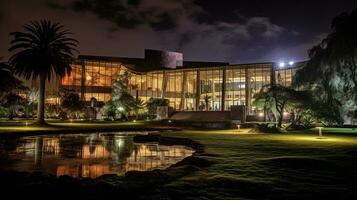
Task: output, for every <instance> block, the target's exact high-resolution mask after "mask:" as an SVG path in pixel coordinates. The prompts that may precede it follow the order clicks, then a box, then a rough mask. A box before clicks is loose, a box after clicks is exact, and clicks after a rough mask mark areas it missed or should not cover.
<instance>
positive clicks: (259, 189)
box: [162, 129, 357, 199]
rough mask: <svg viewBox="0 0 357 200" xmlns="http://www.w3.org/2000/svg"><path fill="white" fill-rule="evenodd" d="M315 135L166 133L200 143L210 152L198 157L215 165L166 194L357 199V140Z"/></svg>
mask: <svg viewBox="0 0 357 200" xmlns="http://www.w3.org/2000/svg"><path fill="white" fill-rule="evenodd" d="M311 132H313V130H311V131H309V133H304V132H301V133H294V134H292V133H287V134H240V133H238V132H237V130H225V131H181V132H170V133H165V134H164V135H168V136H175V137H186V138H191V139H193V140H196V141H199V142H201V143H202V144H204V145H205V147H206V152H205V154H203V155H198V157H201V158H204V159H207V160H210V161H213V162H215V163H216V164H213V165H212V166H209V167H208V168H205V169H203V170H200V171H197V172H194V173H192V174H190V175H188V176H185V177H182V178H180V179H178V180H175V181H173V182H171V183H168V184H166V185H165V186H164V187H163V189H162V190H163V191H165V192H167V193H168V194H170V196H171V195H172V196H178V195H184V196H191V197H194V198H198V199H199V198H201V199H236V198H238V197H239V198H238V199H323V198H325V199H343V198H346V199H353V198H351V197H357V184H355V181H356V180H357V170H356V166H357V136H353V135H351V136H347V135H342V136H341V135H338V134H331V133H326V134H325V136H324V137H323V138H318V137H317V136H316V135H317V134H312V133H311ZM331 132H336V130H334V131H331ZM337 132H344V133H345V132H349V130H348V129H345V130H344V131H343V130H339V131H337ZM354 199H356V198H354Z"/></svg>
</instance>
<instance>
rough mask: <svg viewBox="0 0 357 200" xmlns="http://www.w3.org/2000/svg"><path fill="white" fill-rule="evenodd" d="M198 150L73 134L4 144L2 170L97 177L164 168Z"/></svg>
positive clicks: (122, 137) (0, 148)
mask: <svg viewBox="0 0 357 200" xmlns="http://www.w3.org/2000/svg"><path fill="white" fill-rule="evenodd" d="M193 152H194V151H193V150H192V149H191V148H188V147H185V146H180V145H176V146H166V145H159V144H157V143H135V142H134V141H133V137H132V136H125V135H120V134H112V135H104V134H99V133H97V134H89V135H88V134H87V135H83V134H73V135H59V136H36V137H24V138H21V139H17V140H15V141H14V140H3V141H0V156H1V157H0V164H1V165H0V168H2V169H8V170H9V169H10V170H17V171H37V170H39V171H43V172H46V173H52V174H56V175H57V176H61V175H69V176H73V177H90V178H95V177H98V176H101V175H103V174H119V175H122V174H124V173H125V172H127V171H133V170H136V171H147V170H153V169H164V168H167V167H169V166H170V165H172V164H174V163H177V162H178V161H180V160H182V159H183V158H185V157H188V156H190V155H192V153H193Z"/></svg>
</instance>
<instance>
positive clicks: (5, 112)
mask: <svg viewBox="0 0 357 200" xmlns="http://www.w3.org/2000/svg"><path fill="white" fill-rule="evenodd" d="M8 114H9V113H8V110H7V108H5V107H3V106H0V117H7V116H8Z"/></svg>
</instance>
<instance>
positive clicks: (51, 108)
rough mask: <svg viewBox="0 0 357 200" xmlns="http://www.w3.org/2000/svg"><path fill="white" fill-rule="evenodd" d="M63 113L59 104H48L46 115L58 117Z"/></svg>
mask: <svg viewBox="0 0 357 200" xmlns="http://www.w3.org/2000/svg"><path fill="white" fill-rule="evenodd" d="M60 113H61V108H60V107H59V106H58V105H51V104H50V105H46V117H48V118H58V117H59V116H60Z"/></svg>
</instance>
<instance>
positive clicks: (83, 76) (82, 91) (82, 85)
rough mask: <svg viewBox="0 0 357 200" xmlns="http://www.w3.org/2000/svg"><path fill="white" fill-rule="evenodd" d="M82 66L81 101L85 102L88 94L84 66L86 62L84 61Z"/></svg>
mask: <svg viewBox="0 0 357 200" xmlns="http://www.w3.org/2000/svg"><path fill="white" fill-rule="evenodd" d="M81 64H82V78H81V100H82V101H85V96H84V93H85V92H86V66H85V64H84V61H82V62H81Z"/></svg>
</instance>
